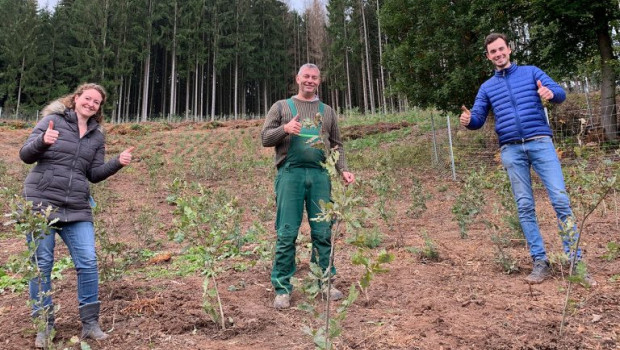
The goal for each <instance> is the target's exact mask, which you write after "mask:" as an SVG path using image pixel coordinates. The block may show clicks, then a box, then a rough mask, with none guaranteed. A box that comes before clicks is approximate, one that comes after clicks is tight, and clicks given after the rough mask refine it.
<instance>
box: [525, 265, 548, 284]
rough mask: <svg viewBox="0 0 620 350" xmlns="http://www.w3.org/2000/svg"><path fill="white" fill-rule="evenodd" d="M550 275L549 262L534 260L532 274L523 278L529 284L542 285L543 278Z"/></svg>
mask: <svg viewBox="0 0 620 350" xmlns="http://www.w3.org/2000/svg"><path fill="white" fill-rule="evenodd" d="M550 273H551V269H550V268H549V262H548V261H547V260H536V261H534V268H533V269H532V273H530V274H529V275H528V276H527V277H525V282H527V283H529V284H538V283H542V281H544V280H545V278H547V277H549V274H550Z"/></svg>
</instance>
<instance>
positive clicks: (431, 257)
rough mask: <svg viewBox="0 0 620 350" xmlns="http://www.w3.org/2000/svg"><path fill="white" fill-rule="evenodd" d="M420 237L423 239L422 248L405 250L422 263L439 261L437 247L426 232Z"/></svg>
mask: <svg viewBox="0 0 620 350" xmlns="http://www.w3.org/2000/svg"><path fill="white" fill-rule="evenodd" d="M422 237H423V238H424V246H423V247H421V248H420V247H407V248H406V250H407V251H408V252H410V253H412V254H414V255H417V256H418V257H419V258H420V260H422V261H424V262H426V261H439V260H440V257H439V251H438V250H437V245H436V244H435V242H433V240H432V239H431V238H430V237H429V236H428V233H426V232H423V233H422Z"/></svg>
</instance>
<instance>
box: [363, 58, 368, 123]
mask: <svg viewBox="0 0 620 350" xmlns="http://www.w3.org/2000/svg"><path fill="white" fill-rule="evenodd" d="M366 67H367V66H366V59H365V58H364V54H362V95H363V97H364V113H367V112H368V93H367V91H368V88H367V87H366V85H367V84H366Z"/></svg>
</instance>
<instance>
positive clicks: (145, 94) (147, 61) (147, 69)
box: [142, 1, 153, 122]
mask: <svg viewBox="0 0 620 350" xmlns="http://www.w3.org/2000/svg"><path fill="white" fill-rule="evenodd" d="M152 15H153V2H152V1H149V25H148V28H147V36H146V57H145V58H144V67H143V68H144V70H143V72H144V75H143V76H142V121H143V122H145V121H146V120H147V115H148V105H149V103H148V102H149V81H150V73H151V28H152V24H151V23H150V21H151V16H152Z"/></svg>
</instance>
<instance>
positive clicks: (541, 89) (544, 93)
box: [536, 80, 553, 101]
mask: <svg viewBox="0 0 620 350" xmlns="http://www.w3.org/2000/svg"><path fill="white" fill-rule="evenodd" d="M536 86H537V87H538V95H539V96H540V98H542V99H543V100H545V101H549V100H550V99H552V98H553V91H551V90H549V88H547V87H545V86H543V84H542V82H541V81H540V80H538V81H536Z"/></svg>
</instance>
